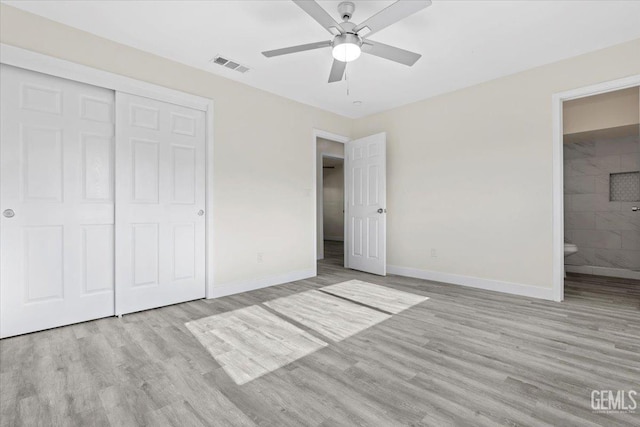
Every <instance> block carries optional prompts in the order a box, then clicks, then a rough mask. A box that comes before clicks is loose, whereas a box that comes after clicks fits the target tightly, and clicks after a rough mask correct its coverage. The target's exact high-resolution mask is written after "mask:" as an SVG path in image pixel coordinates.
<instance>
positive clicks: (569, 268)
mask: <svg viewBox="0 0 640 427" xmlns="http://www.w3.org/2000/svg"><path fill="white" fill-rule="evenodd" d="M564 270H565V271H566V272H568V273H582V274H594V275H596V276H607V277H620V278H622V279H636V280H640V271H634V270H627V269H626V268H610V267H597V266H592V265H565V266H564Z"/></svg>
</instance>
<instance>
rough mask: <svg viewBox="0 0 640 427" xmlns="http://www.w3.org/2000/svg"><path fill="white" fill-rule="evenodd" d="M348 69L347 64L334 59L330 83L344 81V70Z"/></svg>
mask: <svg viewBox="0 0 640 427" xmlns="http://www.w3.org/2000/svg"><path fill="white" fill-rule="evenodd" d="M346 68H347V63H346V62H342V61H338V60H337V59H334V60H333V65H332V66H331V72H330V73H329V83H333V82H339V81H340V80H342V76H344V70H345V69H346Z"/></svg>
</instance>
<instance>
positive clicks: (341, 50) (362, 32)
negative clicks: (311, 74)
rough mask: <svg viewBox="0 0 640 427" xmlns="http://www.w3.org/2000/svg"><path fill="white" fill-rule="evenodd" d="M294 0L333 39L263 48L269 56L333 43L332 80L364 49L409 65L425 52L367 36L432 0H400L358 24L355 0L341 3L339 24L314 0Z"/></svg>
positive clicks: (414, 11) (338, 79) (423, 6)
mask: <svg viewBox="0 0 640 427" xmlns="http://www.w3.org/2000/svg"><path fill="white" fill-rule="evenodd" d="M293 2H294V3H295V4H297V5H298V6H300V8H301V9H302V10H304V11H305V12H307V13H308V14H309V15H310V16H311V17H312V18H313V19H315V20H316V21H317V22H318V23H319V24H320V25H322V26H323V27H324V28H325V29H326V30H327V31H329V32H330V33H331V34H333V36H334V37H333V40H329V41H320V42H316V43H308V44H303V45H299V46H291V47H285V48H283V49H276V50H268V51H266V52H262V54H263V55H264V56H266V57H267V58H271V57H272V56H280V55H287V54H290V53H296V52H303V51H305V50H313V49H320V48H323V47H332V49H333V50H332V54H333V58H334V61H333V65H332V66H331V72H330V74H329V83H332V82H337V81H340V80H342V77H343V76H344V71H345V68H346V66H347V62H351V61H354V60H356V59H358V57H359V56H360V53H361V52H365V53H368V54H370V55H375V56H379V57H380V58H385V59H389V60H391V61H395V62H399V63H400V64H404V65H408V66H412V65H413V64H415V63H416V61H417V60H418V59H420V57H421V56H422V55H420V54H418V53H414V52H410V51H408V50H404V49H400V48H397V47H393V46H389V45H386V44H383V43H380V42H374V41H372V40H368V39H367V37H369V36H370V35H372V34H374V33H376V32H378V31H380V30H382V29H383V28H386V27H388V26H389V25H391V24H395V23H396V22H398V21H400V20H401V19H404V18H406V17H407V16H409V15H412V14H414V13H416V12H418V11H419V10H422V9H424V8H426V7H427V6H430V5H431V0H398V1H397V2H395V3H393V4H392V5H390V6H389V7H387V8H385V9H383V10H381V11H380V12H378V13H377V14H375V15H373V16H372V17H370V18H369V19H367V20H366V21H364V22H362V23H361V24H359V25H356V24H354V23H353V22H349V20H350V19H351V16H352V15H353V12H354V11H355V8H356V6H355V4H353V3H352V2H350V1H345V2H342V3H340V4H339V5H338V12H339V13H340V16H341V17H342V21H343V22H342V23H340V24H338V23H337V22H336V21H335V20H334V19H333V18H332V17H331V15H329V14H328V13H327V12H326V11H325V10H324V9H323V8H322V7H321V6H320V5H319V4H318V3H316V2H315V1H314V0H293Z"/></svg>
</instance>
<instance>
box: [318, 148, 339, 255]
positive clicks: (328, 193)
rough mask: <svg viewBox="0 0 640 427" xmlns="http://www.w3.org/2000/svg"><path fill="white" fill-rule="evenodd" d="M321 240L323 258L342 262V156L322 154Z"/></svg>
mask: <svg viewBox="0 0 640 427" xmlns="http://www.w3.org/2000/svg"><path fill="white" fill-rule="evenodd" d="M322 233H323V235H322V240H323V249H324V259H325V260H327V261H331V262H332V263H337V264H338V265H341V266H343V264H344V157H339V156H337V155H333V154H323V155H322Z"/></svg>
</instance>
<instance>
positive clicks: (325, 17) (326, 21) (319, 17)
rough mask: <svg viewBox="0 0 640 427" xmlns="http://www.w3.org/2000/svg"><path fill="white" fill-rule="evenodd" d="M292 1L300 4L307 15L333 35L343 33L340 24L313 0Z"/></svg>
mask: <svg viewBox="0 0 640 427" xmlns="http://www.w3.org/2000/svg"><path fill="white" fill-rule="evenodd" d="M293 2H294V3H295V4H297V5H298V6H300V8H301V9H302V10H304V11H305V12H307V14H308V15H309V16H311V17H312V18H313V19H315V20H316V22H317V23H318V24H320V25H322V26H323V27H324V28H326V29H327V31H329V32H330V33H331V34H333V35H334V36H337V35H338V34H342V33H343V30H342V27H340V24H338V23H337V22H336V20H335V19H333V18H332V17H331V15H329V14H328V13H327V11H326V10H324V9H323V8H322V6H320V5H319V4H318V3H316V2H315V1H314V0H293Z"/></svg>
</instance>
